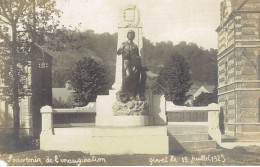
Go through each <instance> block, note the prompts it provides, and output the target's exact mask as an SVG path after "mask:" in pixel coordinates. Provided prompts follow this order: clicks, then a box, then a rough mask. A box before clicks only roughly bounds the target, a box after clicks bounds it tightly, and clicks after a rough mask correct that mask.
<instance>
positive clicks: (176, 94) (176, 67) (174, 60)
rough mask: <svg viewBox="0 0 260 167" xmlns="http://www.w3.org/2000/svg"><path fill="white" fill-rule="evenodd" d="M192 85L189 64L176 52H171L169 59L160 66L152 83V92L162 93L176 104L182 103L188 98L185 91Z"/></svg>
mask: <svg viewBox="0 0 260 167" xmlns="http://www.w3.org/2000/svg"><path fill="white" fill-rule="evenodd" d="M191 85H192V82H191V72H190V67H189V64H188V63H187V62H186V61H185V59H184V58H183V57H182V56H181V55H179V54H178V53H173V54H172V56H171V57H170V60H169V61H168V62H167V63H166V64H164V66H162V67H160V70H159V74H158V76H157V77H156V80H155V82H154V84H153V91H154V93H163V94H164V96H165V99H166V100H169V101H172V102H173V103H174V104H176V105H183V104H184V102H185V101H186V100H187V99H188V98H189V96H187V95H186V93H187V92H188V91H189V89H190V87H191Z"/></svg>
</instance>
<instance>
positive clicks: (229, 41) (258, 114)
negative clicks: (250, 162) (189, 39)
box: [216, 0, 260, 141]
mask: <svg viewBox="0 0 260 167" xmlns="http://www.w3.org/2000/svg"><path fill="white" fill-rule="evenodd" d="M216 31H217V33H218V49H219V53H218V102H219V105H220V106H221V107H222V111H223V115H224V119H223V120H222V121H223V125H224V131H225V133H226V134H227V135H232V136H234V137H235V138H237V139H238V140H240V141H249V140H258V141H259V140H260V107H259V106H260V1H259V0H224V1H223V2H221V20H220V26H219V27H218V28H217V30H216Z"/></svg>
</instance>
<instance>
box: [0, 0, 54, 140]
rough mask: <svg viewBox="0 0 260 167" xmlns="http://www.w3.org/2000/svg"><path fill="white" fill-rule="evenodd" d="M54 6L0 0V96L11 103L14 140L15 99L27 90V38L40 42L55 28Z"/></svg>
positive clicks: (43, 0)
mask: <svg viewBox="0 0 260 167" xmlns="http://www.w3.org/2000/svg"><path fill="white" fill-rule="evenodd" d="M54 7H55V1H54V0H37V2H36V1H35V0H0V22H1V23H2V25H1V28H0V41H1V42H0V61H1V63H3V64H4V67H2V68H1V69H0V70H1V72H0V74H1V78H3V80H4V81H3V82H4V84H5V85H8V86H6V87H5V88H4V89H3V90H2V92H1V93H2V94H3V95H4V96H2V97H1V98H3V99H4V100H6V101H8V102H9V103H10V104H11V105H12V108H13V123H14V124H13V134H14V138H15V140H16V141H18V139H19V129H20V106H19V101H20V99H22V98H23V97H24V96H26V95H27V93H28V92H29V89H27V88H28V87H26V81H27V71H26V70H25V67H26V66H27V65H28V59H29V56H30V55H31V52H30V49H29V48H30V41H31V42H34V43H38V44H43V43H44V35H45V34H48V33H51V32H52V31H53V30H54V29H55V28H56V26H57V24H56V23H57V22H56V21H55V19H54V17H55V16H59V11H58V10H56V9H55V8H54ZM36 8H37V9H38V11H36ZM28 35H29V36H30V38H31V39H29V38H28Z"/></svg>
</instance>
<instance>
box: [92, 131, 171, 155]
mask: <svg viewBox="0 0 260 167" xmlns="http://www.w3.org/2000/svg"><path fill="white" fill-rule="evenodd" d="M168 142H169V141H168V136H167V128H166V127H156V126H153V127H151V126H147V127H131V128H130V127H128V128H95V129H92V137H91V146H90V154H91V155H122V154H169V146H168Z"/></svg>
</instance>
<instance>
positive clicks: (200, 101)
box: [193, 92, 218, 106]
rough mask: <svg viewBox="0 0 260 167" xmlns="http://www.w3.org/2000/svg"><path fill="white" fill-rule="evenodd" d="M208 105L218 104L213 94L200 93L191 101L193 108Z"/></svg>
mask: <svg viewBox="0 0 260 167" xmlns="http://www.w3.org/2000/svg"><path fill="white" fill-rule="evenodd" d="M210 103H218V97H217V95H216V94H214V93H205V92H202V93H201V94H200V95H199V96H197V97H196V99H195V100H194V101H193V106H207V105H209V104H210Z"/></svg>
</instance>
